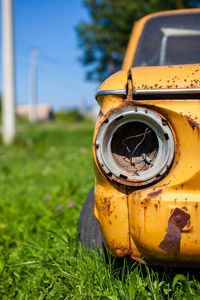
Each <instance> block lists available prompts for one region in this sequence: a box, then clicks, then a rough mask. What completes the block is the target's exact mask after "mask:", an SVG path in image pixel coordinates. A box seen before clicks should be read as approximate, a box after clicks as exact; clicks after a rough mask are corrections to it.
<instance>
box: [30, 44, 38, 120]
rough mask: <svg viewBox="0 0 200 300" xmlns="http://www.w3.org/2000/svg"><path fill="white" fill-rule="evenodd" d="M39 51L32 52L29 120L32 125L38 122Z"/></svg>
mask: <svg viewBox="0 0 200 300" xmlns="http://www.w3.org/2000/svg"><path fill="white" fill-rule="evenodd" d="M36 81H37V50H35V49H33V50H31V61H30V110H29V120H30V122H32V123H35V122H36V121H37V106H36V105H37V99H36V97H37V82H36Z"/></svg>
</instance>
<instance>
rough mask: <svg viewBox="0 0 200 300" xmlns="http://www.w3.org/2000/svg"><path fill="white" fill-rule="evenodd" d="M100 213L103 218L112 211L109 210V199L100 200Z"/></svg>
mask: <svg viewBox="0 0 200 300" xmlns="http://www.w3.org/2000/svg"><path fill="white" fill-rule="evenodd" d="M101 208H102V212H103V214H104V216H110V215H111V214H112V213H113V211H114V210H112V209H111V197H108V198H103V199H102V207H101Z"/></svg>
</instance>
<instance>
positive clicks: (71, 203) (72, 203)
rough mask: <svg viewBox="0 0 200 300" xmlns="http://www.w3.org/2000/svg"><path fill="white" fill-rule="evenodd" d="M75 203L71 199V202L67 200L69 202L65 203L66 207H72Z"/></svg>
mask: <svg viewBox="0 0 200 300" xmlns="http://www.w3.org/2000/svg"><path fill="white" fill-rule="evenodd" d="M75 203H76V201H75V200H73V201H71V202H69V203H68V204H67V207H68V208H71V207H73V206H74V205H75Z"/></svg>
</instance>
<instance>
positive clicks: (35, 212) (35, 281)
mask: <svg viewBox="0 0 200 300" xmlns="http://www.w3.org/2000/svg"><path fill="white" fill-rule="evenodd" d="M92 132H93V129H92V126H90V125H89V124H85V125H84V124H82V125H81V124H79V125H73V124H71V125H67V124H55V123H52V124H42V125H37V126H33V127H30V126H28V125H27V124H23V125H21V127H19V133H18V137H17V139H16V142H15V145H14V146H13V147H5V146H3V145H0V161H1V163H0V299H111V300H117V299H122V300H129V299H158V300H160V299H200V284H199V281H198V280H199V277H198V273H197V272H196V273H195V272H194V271H190V272H187V271H180V270H179V271H177V270H169V269H158V268H151V267H145V266H142V265H140V264H138V263H135V262H134V261H131V262H130V260H127V259H122V260H121V261H116V260H110V261H109V262H106V261H105V259H104V256H103V255H102V253H100V252H99V253H92V254H91V253H90V252H88V251H87V250H86V249H84V248H82V247H81V246H80V245H79V244H78V243H77V240H76V235H77V222H78V217H79V213H80V210H81V206H82V204H83V202H84V199H85V197H86V195H87V194H88V192H89V190H90V189H91V187H92V186H93V184H94V181H93V166H92V155H91V142H92Z"/></svg>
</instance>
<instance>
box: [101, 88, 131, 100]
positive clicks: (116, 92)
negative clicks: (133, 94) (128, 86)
mask: <svg viewBox="0 0 200 300" xmlns="http://www.w3.org/2000/svg"><path fill="white" fill-rule="evenodd" d="M104 95H117V96H121V95H122V96H126V90H103V91H99V92H97V93H96V95H95V98H96V99H97V97H98V96H104Z"/></svg>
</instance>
